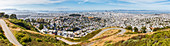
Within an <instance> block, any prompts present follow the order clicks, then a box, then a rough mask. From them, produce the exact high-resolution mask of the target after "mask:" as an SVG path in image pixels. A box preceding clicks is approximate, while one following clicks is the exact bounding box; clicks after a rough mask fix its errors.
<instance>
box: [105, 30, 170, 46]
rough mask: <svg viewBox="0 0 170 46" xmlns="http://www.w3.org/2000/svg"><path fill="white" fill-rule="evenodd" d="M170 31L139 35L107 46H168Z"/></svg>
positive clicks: (169, 44) (169, 45)
mask: <svg viewBox="0 0 170 46" xmlns="http://www.w3.org/2000/svg"><path fill="white" fill-rule="evenodd" d="M169 41H170V31H163V32H157V33H154V34H152V35H139V36H136V37H132V38H131V39H129V40H126V41H120V42H117V43H115V44H107V46H170V42H169Z"/></svg>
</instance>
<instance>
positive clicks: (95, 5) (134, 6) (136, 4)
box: [0, 0, 170, 11]
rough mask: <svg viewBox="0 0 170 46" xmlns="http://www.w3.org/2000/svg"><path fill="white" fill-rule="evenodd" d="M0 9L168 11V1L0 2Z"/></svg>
mask: <svg viewBox="0 0 170 46" xmlns="http://www.w3.org/2000/svg"><path fill="white" fill-rule="evenodd" d="M0 1H1V2H0V3H1V4H0V7H1V9H9V8H10V9H19V10H53V11H73V10H115V9H126V10H170V9H169V8H170V5H169V4H170V0H104V1H103V0H24V1H23V0H0Z"/></svg>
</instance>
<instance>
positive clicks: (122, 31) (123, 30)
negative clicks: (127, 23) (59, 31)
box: [57, 28, 126, 45]
mask: <svg viewBox="0 0 170 46" xmlns="http://www.w3.org/2000/svg"><path fill="white" fill-rule="evenodd" d="M111 29H119V30H121V32H119V33H118V34H117V35H119V34H124V33H125V32H126V30H125V29H123V28H109V29H105V30H102V31H101V32H99V33H98V34H97V35H95V36H94V37H93V38H95V37H97V36H100V35H101V34H103V33H104V32H105V31H108V30H111ZM57 39H58V40H61V41H63V42H65V43H67V44H69V45H73V44H79V43H81V42H71V41H68V40H65V39H63V38H59V37H57ZM92 44H93V43H92ZM92 44H91V45H92Z"/></svg>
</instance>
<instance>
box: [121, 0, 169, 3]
mask: <svg viewBox="0 0 170 46" xmlns="http://www.w3.org/2000/svg"><path fill="white" fill-rule="evenodd" d="M119 1H125V2H130V3H154V2H160V1H167V0H119Z"/></svg>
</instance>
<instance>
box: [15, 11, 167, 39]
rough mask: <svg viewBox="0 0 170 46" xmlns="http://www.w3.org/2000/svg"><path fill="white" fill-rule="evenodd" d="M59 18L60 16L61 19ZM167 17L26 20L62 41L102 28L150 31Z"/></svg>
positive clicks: (106, 14)
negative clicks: (112, 27) (60, 38)
mask: <svg viewBox="0 0 170 46" xmlns="http://www.w3.org/2000/svg"><path fill="white" fill-rule="evenodd" d="M61 15H63V16H61ZM169 17H170V16H169V14H128V13H114V12H80V13H79V12H78V13H63V14H62V13H51V14H47V13H37V14H31V15H30V16H28V17H24V18H23V17H21V15H20V16H18V18H19V19H24V20H26V21H27V22H31V24H32V25H34V26H35V27H36V28H37V29H39V32H41V33H44V34H54V35H59V36H63V37H66V38H75V37H83V36H86V35H87V34H88V33H91V32H93V31H95V30H98V29H101V28H104V27H111V26H116V27H121V28H126V29H127V28H128V27H129V28H131V29H129V30H132V32H141V33H147V32H153V31H155V30H157V29H162V28H166V27H169V26H170V24H169V23H170V19H169Z"/></svg>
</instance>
